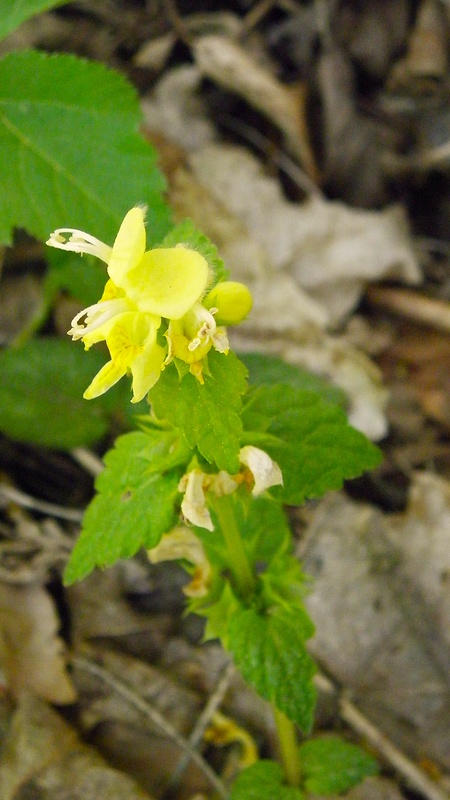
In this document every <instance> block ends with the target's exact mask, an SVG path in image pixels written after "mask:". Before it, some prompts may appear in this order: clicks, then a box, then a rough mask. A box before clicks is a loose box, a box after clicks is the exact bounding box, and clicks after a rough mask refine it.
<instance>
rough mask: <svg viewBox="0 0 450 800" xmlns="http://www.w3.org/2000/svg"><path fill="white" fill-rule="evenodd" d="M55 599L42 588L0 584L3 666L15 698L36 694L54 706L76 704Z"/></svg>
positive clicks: (0, 660)
mask: <svg viewBox="0 0 450 800" xmlns="http://www.w3.org/2000/svg"><path fill="white" fill-rule="evenodd" d="M58 627H59V620H58V617H57V614H56V610H55V606H54V604H53V600H52V599H51V597H50V595H49V594H48V592H47V591H46V590H45V589H43V588H42V587H41V586H39V585H32V584H31V585H23V586H13V585H11V584H6V583H0V663H1V665H2V668H3V670H4V672H5V674H6V679H7V684H8V686H9V688H10V690H11V692H12V693H13V695H14V696H18V695H20V694H21V693H22V692H23V691H29V692H33V693H34V694H36V695H38V696H39V697H42V698H44V699H45V700H48V701H49V702H51V703H60V704H66V703H73V702H74V701H75V698H76V693H75V689H74V687H73V684H72V682H71V680H70V678H69V676H68V674H67V672H66V659H65V652H64V645H63V642H62V640H61V639H60V638H59V636H58Z"/></svg>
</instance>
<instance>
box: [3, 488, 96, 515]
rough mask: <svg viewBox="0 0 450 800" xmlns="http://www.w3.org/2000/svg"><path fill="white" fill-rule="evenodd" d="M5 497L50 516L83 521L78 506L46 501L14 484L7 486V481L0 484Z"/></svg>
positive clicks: (11, 501)
mask: <svg viewBox="0 0 450 800" xmlns="http://www.w3.org/2000/svg"><path fill="white" fill-rule="evenodd" d="M2 499H4V500H6V501H8V502H10V503H16V504H17V505H18V506H21V507H22V508H30V509H32V510H33V511H39V512H40V513H41V514H48V516H49V517H59V519H68V520H71V521H72V522H81V520H82V519H83V514H84V512H83V511H80V510H79V509H78V508H66V507H65V506H58V505H55V503H46V502H45V501H44V500H38V499H37V498H36V497H31V495H29V494H25V492H21V491H20V490H19V489H14V487H13V486H7V485H6V484H5V483H2V484H0V501H1V500H2Z"/></svg>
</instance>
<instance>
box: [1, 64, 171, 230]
mask: <svg viewBox="0 0 450 800" xmlns="http://www.w3.org/2000/svg"><path fill="white" fill-rule="evenodd" d="M140 121H141V113H140V109H139V103H138V98H137V95H136V92H135V90H134V89H133V87H132V86H131V85H130V84H128V83H127V81H126V79H125V78H124V77H123V76H122V75H120V74H119V73H116V72H114V71H113V70H110V69H107V68H106V67H104V66H103V65H102V64H99V63H95V62H88V61H84V60H82V59H78V58H75V57H74V56H72V55H47V54H45V53H41V52H33V51H26V52H14V53H9V54H8V55H6V56H5V57H4V58H3V59H2V60H0V186H1V192H0V242H3V243H5V244H9V243H10V242H11V231H12V228H13V227H21V228H25V229H26V230H28V231H29V233H31V234H33V235H34V236H37V237H38V238H40V239H44V240H46V239H47V238H48V236H49V234H50V233H51V231H53V230H54V229H55V228H61V227H65V226H70V227H72V228H79V229H81V230H83V231H86V232H88V233H90V234H92V235H93V236H96V237H97V238H99V239H101V240H103V241H105V242H106V243H107V244H110V245H111V244H112V243H113V241H114V238H115V236H116V233H117V231H118V229H119V225H120V223H121V222H122V218H123V217H124V215H125V213H126V212H127V211H128V210H129V209H130V208H131V207H132V206H134V205H136V203H137V202H147V203H148V206H149V211H148V234H149V239H150V241H153V242H154V241H157V240H159V239H160V238H161V237H162V236H163V235H164V234H165V232H166V231H167V229H168V227H169V218H170V214H169V210H168V208H167V206H166V204H165V202H164V201H163V199H162V194H161V192H162V190H163V189H164V179H163V177H162V175H161V173H160V172H159V170H158V169H157V167H156V154H155V151H154V149H153V148H152V147H151V145H150V144H149V143H148V142H147V141H145V139H144V138H143V137H142V136H140V135H139V133H138V128H139V124H140Z"/></svg>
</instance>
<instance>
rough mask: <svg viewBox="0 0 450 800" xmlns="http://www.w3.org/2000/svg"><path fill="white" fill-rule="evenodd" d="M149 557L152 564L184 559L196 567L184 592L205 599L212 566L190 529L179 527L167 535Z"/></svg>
mask: <svg viewBox="0 0 450 800" xmlns="http://www.w3.org/2000/svg"><path fill="white" fill-rule="evenodd" d="M147 555H148V557H149V559H150V561H151V563H152V564H157V563H158V562H159V561H175V560H178V559H184V560H186V561H189V563H190V564H192V565H193V566H194V574H193V577H192V581H191V582H190V583H189V584H188V586H185V587H184V589H183V591H184V593H185V594H186V595H187V596H188V597H203V596H204V595H205V594H207V593H208V589H209V581H210V578H211V565H210V563H209V561H208V558H207V556H206V553H205V549H204V547H203V545H202V543H201V541H200V539H199V538H198V537H197V536H196V535H195V533H193V532H192V531H191V530H190V528H186V527H185V526H184V525H179V526H178V527H177V528H174V529H173V531H171V532H170V533H166V534H165V535H164V536H163V537H162V539H161V541H160V542H159V544H158V545H157V546H156V547H153V548H152V549H151V550H147Z"/></svg>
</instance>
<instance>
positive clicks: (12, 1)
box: [0, 0, 67, 39]
mask: <svg viewBox="0 0 450 800" xmlns="http://www.w3.org/2000/svg"><path fill="white" fill-rule="evenodd" d="M66 2H67V0H7V2H6V0H5V2H4V3H3V7H2V8H0V39H3V38H4V37H5V36H7V35H8V33H11V31H13V30H15V29H16V28H18V27H19V25H21V24H22V22H25V20H26V19H29V18H30V17H33V16H34V15H35V14H39V13H40V12H41V11H47V10H48V9H50V8H56V7H57V6H62V5H64V3H66Z"/></svg>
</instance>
